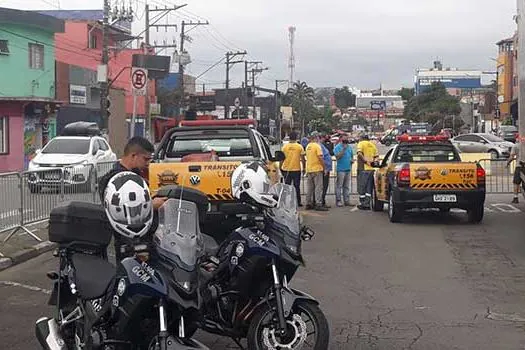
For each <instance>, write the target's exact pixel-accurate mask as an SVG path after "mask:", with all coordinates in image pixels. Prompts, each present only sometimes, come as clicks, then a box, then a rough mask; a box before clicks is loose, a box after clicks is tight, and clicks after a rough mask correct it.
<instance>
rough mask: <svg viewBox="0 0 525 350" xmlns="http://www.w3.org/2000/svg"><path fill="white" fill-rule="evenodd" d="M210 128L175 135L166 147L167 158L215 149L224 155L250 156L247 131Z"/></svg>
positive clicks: (251, 148)
mask: <svg viewBox="0 0 525 350" xmlns="http://www.w3.org/2000/svg"><path fill="white" fill-rule="evenodd" d="M240 131H241V132H235V133H232V132H231V130H225V131H224V132H223V131H222V130H216V131H214V130H211V131H208V132H206V133H195V134H191V135H181V136H175V137H174V138H173V139H172V140H171V141H170V143H169V144H168V148H167V155H168V157H169V158H182V157H184V156H186V155H189V154H201V153H209V152H211V151H215V152H216V153H217V155H218V156H219V157H221V158H224V157H252V156H254V154H253V147H252V142H251V141H250V137H249V134H248V132H247V131H243V130H240Z"/></svg>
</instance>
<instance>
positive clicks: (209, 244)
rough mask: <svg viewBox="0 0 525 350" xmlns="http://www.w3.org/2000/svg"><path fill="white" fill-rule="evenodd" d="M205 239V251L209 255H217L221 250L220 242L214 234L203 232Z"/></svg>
mask: <svg viewBox="0 0 525 350" xmlns="http://www.w3.org/2000/svg"><path fill="white" fill-rule="evenodd" d="M202 237H203V240H204V251H205V252H206V254H208V255H213V256H215V255H217V253H218V252H219V244H218V243H217V241H215V239H214V238H213V237H212V236H209V235H207V234H204V233H203V234H202Z"/></svg>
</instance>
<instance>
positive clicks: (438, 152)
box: [372, 135, 485, 223]
mask: <svg viewBox="0 0 525 350" xmlns="http://www.w3.org/2000/svg"><path fill="white" fill-rule="evenodd" d="M385 204H386V205H387V206H388V217H389V219H390V221H391V222H400V221H402V219H403V215H404V213H405V211H407V210H410V209H415V208H437V209H439V210H440V211H442V212H448V211H450V209H452V208H460V209H464V210H466V211H467V215H468V220H469V222H471V223H479V222H481V221H482V220H483V213H484V204H485V170H484V169H483V167H482V166H481V165H480V164H479V163H476V162H463V161H462V160H461V157H460V154H459V152H458V150H457V148H456V147H455V146H454V145H453V144H452V142H450V140H449V139H448V138H447V137H445V136H409V135H402V136H399V137H398V144H397V145H396V146H395V147H393V148H392V149H390V150H389V151H388V152H387V154H386V155H385V157H384V158H383V160H382V163H381V164H380V166H379V168H378V169H377V170H376V171H375V174H374V186H373V193H372V209H373V210H374V211H382V210H383V209H384V206H385Z"/></svg>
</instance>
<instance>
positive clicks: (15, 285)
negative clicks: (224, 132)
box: [0, 281, 51, 294]
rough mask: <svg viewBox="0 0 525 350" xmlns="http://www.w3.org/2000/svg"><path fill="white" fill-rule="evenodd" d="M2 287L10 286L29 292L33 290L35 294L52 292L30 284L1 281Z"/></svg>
mask: <svg viewBox="0 0 525 350" xmlns="http://www.w3.org/2000/svg"><path fill="white" fill-rule="evenodd" d="M0 285H4V286H9V287H20V288H24V289H28V290H32V291H35V292H42V293H44V294H51V291H50V290H49V289H44V288H40V287H36V286H30V285H28V284H23V283H18V282H13V281H0Z"/></svg>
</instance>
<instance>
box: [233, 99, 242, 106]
mask: <svg viewBox="0 0 525 350" xmlns="http://www.w3.org/2000/svg"><path fill="white" fill-rule="evenodd" d="M233 104H234V105H235V107H237V108H239V106H240V105H241V100H239V98H238V97H236V98H235V102H233Z"/></svg>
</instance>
